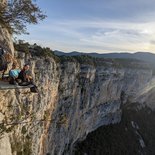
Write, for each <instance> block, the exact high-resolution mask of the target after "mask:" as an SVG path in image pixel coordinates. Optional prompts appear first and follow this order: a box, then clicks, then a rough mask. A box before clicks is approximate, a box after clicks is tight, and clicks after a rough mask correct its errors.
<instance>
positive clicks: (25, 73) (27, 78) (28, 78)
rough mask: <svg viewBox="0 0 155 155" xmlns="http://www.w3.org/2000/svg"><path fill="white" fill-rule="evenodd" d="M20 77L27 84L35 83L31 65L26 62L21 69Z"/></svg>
mask: <svg viewBox="0 0 155 155" xmlns="http://www.w3.org/2000/svg"><path fill="white" fill-rule="evenodd" d="M18 78H19V79H21V81H22V83H25V84H26V85H29V84H33V78H32V75H31V72H30V66H29V65H28V64H25V65H24V67H23V69H22V70H21V71H20V73H19V76H18Z"/></svg>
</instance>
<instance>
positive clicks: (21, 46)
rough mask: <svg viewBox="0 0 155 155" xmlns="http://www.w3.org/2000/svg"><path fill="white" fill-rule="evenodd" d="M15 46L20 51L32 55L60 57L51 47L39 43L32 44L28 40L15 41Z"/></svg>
mask: <svg viewBox="0 0 155 155" xmlns="http://www.w3.org/2000/svg"><path fill="white" fill-rule="evenodd" d="M14 48H15V50H16V51H18V52H23V53H25V54H30V55H32V56H37V57H45V58H49V57H53V58H55V59H58V58H57V57H56V56H55V55H54V53H53V51H52V50H51V49H50V48H48V47H41V46H39V45H37V44H34V45H31V44H29V43H28V42H25V41H24V40H18V41H15V42H14Z"/></svg>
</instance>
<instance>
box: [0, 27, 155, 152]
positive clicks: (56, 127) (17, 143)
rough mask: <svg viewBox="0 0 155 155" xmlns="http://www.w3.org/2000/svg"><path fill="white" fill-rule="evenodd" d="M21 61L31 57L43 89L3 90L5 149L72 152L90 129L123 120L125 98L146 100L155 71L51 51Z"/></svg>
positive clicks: (1, 143)
mask: <svg viewBox="0 0 155 155" xmlns="http://www.w3.org/2000/svg"><path fill="white" fill-rule="evenodd" d="M0 31H1V32H2V30H0ZM3 35H4V34H3ZM5 35H6V34H5ZM5 35H4V36H5ZM4 38H6V36H5V37H3V39H4ZM3 39H1V42H2V40H3ZM7 42H8V43H7V47H8V48H9V49H12V42H11V40H9V39H8V41H7ZM11 51H13V50H11ZM19 61H21V64H23V63H24V62H27V61H29V62H30V64H31V69H32V74H33V78H34V79H35V82H36V85H37V86H38V89H39V94H35V93H30V90H29V88H26V89H15V90H14V89H9V90H0V99H1V100H0V117H1V136H3V138H2V139H1V140H0V154H7V155H10V154H13V155H15V154H22V153H21V152H24V155H30V154H32V155H46V154H48V153H49V154H51V155H62V154H65V155H70V154H72V151H73V149H74V145H75V144H76V143H77V142H78V141H81V140H83V139H84V138H85V137H86V136H87V134H88V133H90V132H92V131H94V130H96V129H97V128H98V127H100V126H103V125H109V124H114V123H119V122H120V121H121V116H122V115H121V114H122V105H123V104H125V103H126V101H130V102H137V101H139V102H140V103H142V105H144V104H145V101H146V100H148V97H149V98H150V96H149V94H148V93H149V92H150V91H151V90H152V89H151V90H149V91H148V89H147V87H148V86H149V85H150V81H151V80H152V81H153V77H154V76H153V75H152V70H151V68H145V67H144V66H145V64H144V63H143V62H137V65H135V64H134V66H140V67H133V66H132V64H131V65H129V66H128V67H127V66H122V67H119V66H118V65H116V64H115V62H113V61H111V62H109V61H107V60H102V61H104V65H96V66H94V65H91V64H87V63H86V64H80V63H78V62H77V61H57V60H56V59H54V58H52V57H51V58H38V57H27V58H21V59H19ZM135 63H136V62H135ZM152 88H153V87H152ZM142 90H143V91H142ZM141 96H143V98H141ZM152 100H153V97H152V99H151V98H150V101H152ZM152 104H153V103H152V102H151V103H150V104H148V105H149V106H151V105H152ZM4 144H6V145H5V147H4ZM6 151H7V152H6ZM4 152H5V153H4Z"/></svg>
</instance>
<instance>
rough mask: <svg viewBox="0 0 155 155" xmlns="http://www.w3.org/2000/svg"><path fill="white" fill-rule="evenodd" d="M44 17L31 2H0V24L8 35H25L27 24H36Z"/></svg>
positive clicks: (11, 0)
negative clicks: (7, 31) (6, 30)
mask: <svg viewBox="0 0 155 155" xmlns="http://www.w3.org/2000/svg"><path fill="white" fill-rule="evenodd" d="M45 17H46V16H45V15H44V14H43V12H42V11H41V10H40V8H39V7H38V6H37V5H36V4H35V3H34V2H33V0H8V1H7V4H6V3H2V2H0V24H1V25H2V26H3V27H5V28H7V29H8V30H9V32H10V33H17V34H21V33H26V25H27V24H37V23H38V21H39V20H43V19H44V18H45Z"/></svg>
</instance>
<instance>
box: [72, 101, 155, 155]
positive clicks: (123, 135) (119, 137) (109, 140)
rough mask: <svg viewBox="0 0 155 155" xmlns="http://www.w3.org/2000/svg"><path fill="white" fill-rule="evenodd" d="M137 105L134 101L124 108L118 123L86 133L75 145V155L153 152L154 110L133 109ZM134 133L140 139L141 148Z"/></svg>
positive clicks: (154, 136)
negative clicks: (133, 123) (141, 140)
mask: <svg viewBox="0 0 155 155" xmlns="http://www.w3.org/2000/svg"><path fill="white" fill-rule="evenodd" d="M138 107H139V105H138V104H137V103H133V104H131V105H129V106H127V107H124V108H123V115H122V121H121V122H120V123H119V124H115V125H108V126H103V127H100V128H98V129H97V130H95V131H94V132H92V133H90V134H88V136H87V138H86V139H85V140H84V141H83V142H80V143H78V144H77V145H76V147H75V155H83V154H84V153H86V154H96V155H102V154H103V155H133V154H137V155H138V154H150V155H151V154H155V149H154V148H155V132H154V130H155V112H153V111H152V110H151V109H150V108H147V107H145V108H142V109H141V110H139V111H137V108H138ZM131 122H136V124H137V125H138V127H137V128H136V129H135V128H134V127H133V126H132V124H131ZM136 132H138V133H139V134H140V135H141V137H142V139H143V140H144V142H145V147H144V148H142V147H141V145H140V142H139V137H138V135H137V134H136Z"/></svg>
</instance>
